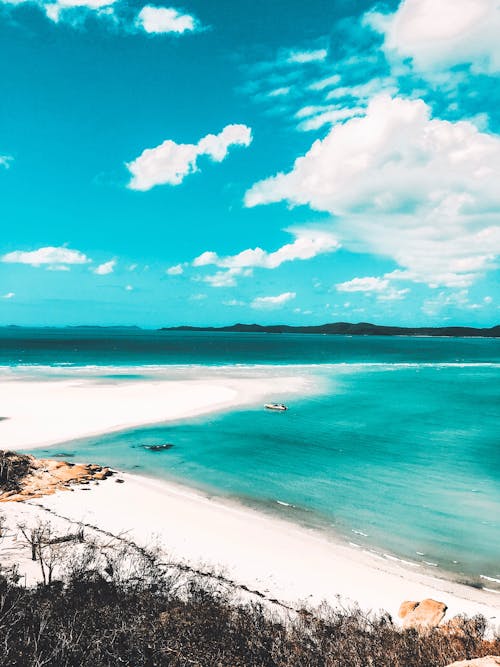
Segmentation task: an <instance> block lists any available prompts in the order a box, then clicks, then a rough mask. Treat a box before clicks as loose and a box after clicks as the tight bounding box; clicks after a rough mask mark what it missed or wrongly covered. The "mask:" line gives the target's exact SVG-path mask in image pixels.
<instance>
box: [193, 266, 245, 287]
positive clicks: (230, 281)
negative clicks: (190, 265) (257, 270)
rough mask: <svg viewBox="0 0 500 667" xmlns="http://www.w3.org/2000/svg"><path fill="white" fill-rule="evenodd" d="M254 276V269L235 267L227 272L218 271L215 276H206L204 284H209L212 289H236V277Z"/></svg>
mask: <svg viewBox="0 0 500 667" xmlns="http://www.w3.org/2000/svg"><path fill="white" fill-rule="evenodd" d="M251 275H252V269H244V268H242V267H234V268H232V269H228V270H227V271H217V272H216V273H214V274H213V275H209V276H204V277H203V278H202V280H203V282H205V283H208V284H209V285H210V286H211V287H234V286H235V285H236V277H238V276H243V277H248V276H251Z"/></svg>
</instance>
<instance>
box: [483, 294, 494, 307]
mask: <svg viewBox="0 0 500 667" xmlns="http://www.w3.org/2000/svg"><path fill="white" fill-rule="evenodd" d="M483 301H484V303H485V304H487V305H488V306H489V305H490V303H491V302H492V301H493V299H492V297H491V296H485V297H484V299H483Z"/></svg>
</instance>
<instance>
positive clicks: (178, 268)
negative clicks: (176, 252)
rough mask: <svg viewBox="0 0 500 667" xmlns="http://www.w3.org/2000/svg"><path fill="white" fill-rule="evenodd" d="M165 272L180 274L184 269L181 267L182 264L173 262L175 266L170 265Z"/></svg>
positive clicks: (172, 274) (171, 274)
mask: <svg viewBox="0 0 500 667" xmlns="http://www.w3.org/2000/svg"><path fill="white" fill-rule="evenodd" d="M165 273H166V274H167V275H168V276H180V275H182V274H183V273H184V269H183V267H182V264H175V266H171V267H170V268H168V269H167V270H166V271H165Z"/></svg>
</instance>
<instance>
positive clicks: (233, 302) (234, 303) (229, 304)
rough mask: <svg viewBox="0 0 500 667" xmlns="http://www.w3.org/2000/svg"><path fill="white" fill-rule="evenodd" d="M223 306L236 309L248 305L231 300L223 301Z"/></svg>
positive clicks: (237, 300)
mask: <svg viewBox="0 0 500 667" xmlns="http://www.w3.org/2000/svg"><path fill="white" fill-rule="evenodd" d="M222 305H223V306H230V307H231V308H234V307H236V306H246V303H245V302H244V301H240V300H239V299H230V300H229V301H223V302H222Z"/></svg>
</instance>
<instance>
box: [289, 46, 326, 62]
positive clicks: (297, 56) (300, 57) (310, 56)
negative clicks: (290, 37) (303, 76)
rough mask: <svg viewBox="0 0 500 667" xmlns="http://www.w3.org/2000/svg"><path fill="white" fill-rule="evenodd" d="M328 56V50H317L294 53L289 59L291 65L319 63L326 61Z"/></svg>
mask: <svg viewBox="0 0 500 667" xmlns="http://www.w3.org/2000/svg"><path fill="white" fill-rule="evenodd" d="M327 55H328V51H327V50H326V49H317V50H315V51H292V52H291V53H290V55H289V56H288V58H287V62H288V63H290V64H304V63H317V62H321V61H323V60H325V58H326V56H327Z"/></svg>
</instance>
